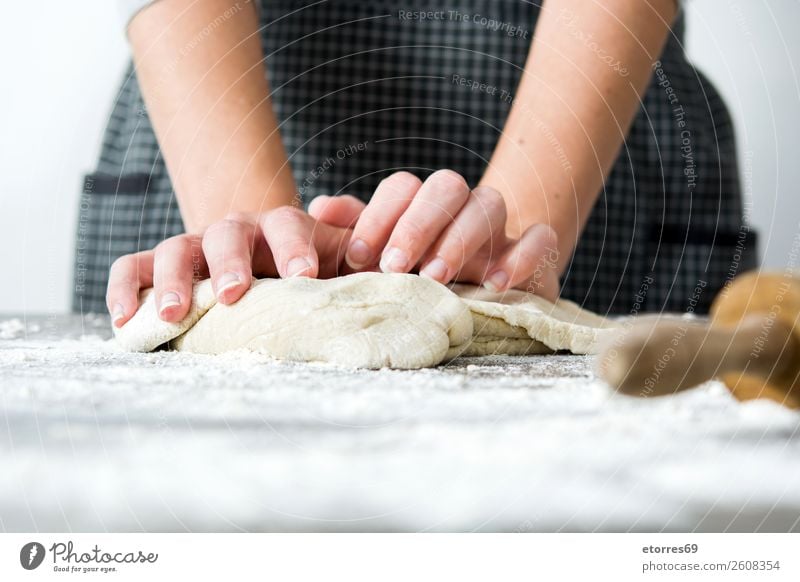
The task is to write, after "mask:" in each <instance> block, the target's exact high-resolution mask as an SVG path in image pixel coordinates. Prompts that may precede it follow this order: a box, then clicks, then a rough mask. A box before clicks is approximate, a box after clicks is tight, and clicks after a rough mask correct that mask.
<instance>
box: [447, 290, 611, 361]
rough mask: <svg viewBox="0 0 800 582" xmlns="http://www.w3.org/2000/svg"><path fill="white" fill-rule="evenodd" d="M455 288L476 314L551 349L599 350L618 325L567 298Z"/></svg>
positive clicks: (513, 291)
mask: <svg viewBox="0 0 800 582" xmlns="http://www.w3.org/2000/svg"><path fill="white" fill-rule="evenodd" d="M452 289H453V291H454V292H455V293H456V294H457V295H458V296H459V297H461V299H462V300H463V301H464V302H465V303H466V304H467V305H468V306H469V309H470V311H472V312H473V314H479V315H482V316H483V317H485V318H489V319H491V320H500V321H503V322H505V323H506V324H507V325H509V326H512V327H514V328H522V329H524V330H525V331H526V332H527V333H528V337H530V338H532V339H535V340H538V341H539V342H541V343H542V344H544V345H545V346H547V347H548V348H550V349H551V350H568V351H570V352H572V353H573V354H594V353H597V351H598V349H599V345H600V343H602V342H603V341H604V340H605V339H606V338H607V337H608V334H610V333H612V332H613V329H614V328H615V327H617V324H616V323H614V322H612V321H609V320H607V319H605V318H603V317H600V316H599V315H596V314H594V313H592V312H591V311H586V310H585V309H581V308H580V307H578V306H577V305H576V304H575V303H573V302H572V301H568V300H566V299H558V300H557V301H556V302H555V303H551V302H550V301H548V300H547V299H544V298H543V297H539V296H538V295H533V294H532V293H526V292H525V291H520V290H517V289H511V290H509V291H505V292H503V293H493V292H491V291H488V290H487V289H485V288H483V287H475V286H474V285H454V286H453V287H452Z"/></svg>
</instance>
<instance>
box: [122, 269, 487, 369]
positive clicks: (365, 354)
mask: <svg viewBox="0 0 800 582" xmlns="http://www.w3.org/2000/svg"><path fill="white" fill-rule="evenodd" d="M197 287H204V288H203V289H197ZM209 291H210V282H209V281H204V282H202V283H200V284H198V285H197V286H196V289H195V297H196V298H199V299H200V300H201V304H200V305H198V306H197V311H198V313H199V312H203V315H202V316H201V317H199V318H196V317H195V315H196V314H194V313H193V314H192V318H191V319H192V320H194V321H193V322H191V323H189V324H187V322H186V320H184V321H182V322H180V324H164V322H161V325H158V326H157V327H158V334H154V333H153V332H152V331H151V326H152V325H153V317H154V316H155V318H156V319H158V317H157V314H156V307H155V304H154V301H153V300H152V298H150V297H148V298H146V299H145V301H144V303H143V304H142V306H141V308H140V309H139V311H138V312H137V314H136V315H135V316H134V318H133V319H132V320H131V321H130V322H128V323H127V324H126V325H125V326H123V327H122V328H121V329H120V330H119V331H118V333H117V338H118V339H120V338H123V340H124V341H123V344H124V345H126V346H128V347H129V348H130V346H132V345H136V339H137V338H139V337H142V336H146V337H147V340H148V341H147V343H141V344H140V345H141V349H142V350H144V351H149V350H151V349H153V347H154V346H153V343H155V341H156V340H153V339H151V338H153V337H154V336H157V338H158V339H159V340H161V343H162V344H163V343H165V342H166V341H169V340H171V342H170V347H172V348H174V349H177V350H182V351H189V352H195V353H201V354H218V353H222V352H226V351H230V350H235V349H241V348H245V349H250V350H253V351H259V352H262V353H265V354H268V355H270V356H272V357H275V358H279V359H286V360H295V361H303V362H330V363H335V364H339V365H342V366H347V367H353V368H384V367H386V368H401V369H402V368H424V367H429V366H434V365H436V364H438V363H439V362H441V361H442V360H443V359H444V358H445V356H446V355H447V352H448V350H449V349H450V348H451V347H452V346H459V345H462V344H466V343H468V342H469V341H470V339H471V338H472V318H471V316H470V312H469V309H468V308H467V306H466V305H465V304H464V303H463V302H462V301H461V300H460V299H459V298H458V297H456V296H455V295H454V294H453V293H452V292H451V291H450V290H449V289H447V288H446V287H444V286H442V285H440V284H439V283H436V282H435V281H432V280H430V279H425V278H423V277H418V276H416V275H403V274H390V275H385V274H378V273H357V274H354V275H349V276H347V277H338V278H336V279H326V280H319V279H308V278H294V279H262V280H257V281H254V282H253V286H252V288H251V289H250V290H249V291H248V292H247V293H246V294H245V295H244V297H242V298H241V299H240V300H239V301H237V302H236V303H235V304H234V305H223V304H221V303H216V301H215V300H214V299H213V294H212V295H211V301H212V305H208V304H207V303H202V302H203V301H204V300H208V299H209ZM142 312H145V315H146V316H147V317H143V318H142V319H141V320H137V318H139V316H140V313H142ZM167 328H170V329H171V333H172V337H166V336H168V335H170V334H169V333H165V330H166V329H167Z"/></svg>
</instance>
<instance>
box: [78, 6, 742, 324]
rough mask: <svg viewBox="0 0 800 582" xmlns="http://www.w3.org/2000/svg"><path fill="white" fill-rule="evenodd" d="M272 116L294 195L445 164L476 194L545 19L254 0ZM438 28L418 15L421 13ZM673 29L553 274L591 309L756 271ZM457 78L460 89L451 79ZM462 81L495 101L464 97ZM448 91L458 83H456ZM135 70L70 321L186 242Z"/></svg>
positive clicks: (525, 9) (711, 124) (716, 124)
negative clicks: (131, 269) (149, 253)
mask: <svg viewBox="0 0 800 582" xmlns="http://www.w3.org/2000/svg"><path fill="white" fill-rule="evenodd" d="M260 9H261V12H260V18H261V24H262V39H263V47H264V52H265V55H266V59H265V60H266V71H267V74H268V77H269V80H270V84H271V86H272V89H273V96H272V99H273V105H274V108H275V111H276V113H277V116H278V118H279V120H280V123H281V134H282V137H283V141H284V144H285V146H286V150H287V153H288V155H289V156H290V159H291V164H292V168H293V172H294V176H295V179H296V182H297V185H298V189H299V191H300V193H301V194H302V196H303V199H304V201H305V202H306V203H307V202H308V201H310V200H311V199H313V198H314V197H315V196H317V195H320V194H340V193H350V194H354V195H357V196H359V197H360V198H362V199H364V200H368V199H369V197H370V194H371V192H372V191H373V190H374V188H375V186H376V185H377V183H378V182H379V181H380V180H381V179H382V178H384V177H386V176H387V175H389V174H390V173H391V172H394V171H397V170H401V169H404V170H409V171H411V172H413V173H415V174H417V175H418V176H420V177H421V178H424V177H425V176H426V175H428V174H429V173H431V172H432V171H434V170H436V169H439V168H451V169H454V170H456V171H458V172H460V173H461V174H462V175H464V176H465V177H466V178H467V180H468V181H469V182H470V183H471V184H476V183H477V182H478V181H479V179H480V177H481V174H482V173H483V171H484V169H485V167H486V164H487V161H488V159H489V158H490V156H491V154H492V150H493V149H494V147H495V144H496V143H497V140H498V137H499V136H500V132H501V131H502V127H503V124H504V121H505V119H506V116H507V114H508V111H509V109H510V106H511V99H508V98H507V96H513V94H514V91H515V89H516V87H517V83H518V81H519V77H520V72H521V69H522V67H523V65H524V62H525V59H526V57H527V54H528V49H529V46H530V41H531V37H532V35H533V26H534V23H535V21H536V17H537V15H538V10H539V9H538V7H537V6H535V5H533V4H531V3H528V2H524V1H521V0H461V1H456V0H446V1H444V2H441V3H439V4H438V5H437V7H436V8H431V5H430V3H428V2H422V1H419V0H411V1H404V2H402V3H401V2H394V1H388V0H352V1H339V0H336V1H321V2H320V1H316V2H300V1H297V0H264V1H263V2H261V6H260ZM432 10H435V11H437V12H439V13H440V14H439V16H436V15H434V16H430V17H429V18H425V19H420V17H419V15H417V14H414V13H415V12H417V11H425V12H430V11H432ZM682 20H683V19H682V17H680V18H679V19H678V20H677V22H676V24H675V26H674V34H673V36H672V37H671V38H670V40H669V42H668V44H667V46H666V48H665V50H664V53H663V55H662V58H661V64H660V65H659V66H658V67H656V68H655V72H654V76H653V80H652V83H651V85H650V87H649V89H648V90H647V93H646V95H645V97H644V100H643V106H642V108H641V110H640V112H639V113H638V115H637V116H636V119H635V122H634V123H633V126H632V128H631V130H630V134H629V136H628V138H627V140H626V142H625V145H624V147H623V149H622V152H621V154H620V156H619V159H618V160H617V162H616V164H615V166H614V168H613V171H612V172H611V174H610V176H609V178H608V179H607V181H606V184H605V186H604V188H603V191H602V192H601V194H600V197H599V199H598V202H597V204H596V207H595V208H594V210H593V213H592V215H591V217H590V219H589V222H588V225H587V226H586V229H585V231H584V234H583V237H582V239H581V241H580V243H579V245H578V247H577V249H576V251H575V254H574V257H573V259H572V262H571V264H570V266H569V269H568V270H567V272H566V273H565V275H564V278H563V295H564V296H565V297H568V298H570V299H572V300H574V301H577V302H578V303H579V304H581V305H583V306H584V307H586V308H588V309H591V310H593V311H596V312H599V313H629V312H635V311H654V310H664V309H668V310H674V311H685V310H695V311H697V312H699V313H702V312H704V311H706V310H707V309H708V306H709V304H710V302H711V299H712V298H713V296H714V294H715V293H716V292H717V291H718V290H719V289H720V288H721V287H722V286H723V285H724V284H725V282H726V281H727V280H729V279H730V278H731V277H732V276H733V275H734V274H735V273H737V272H739V271H741V270H744V269H749V268H752V267H754V266H755V265H756V256H757V255H756V248H755V240H754V238H755V237H754V233H752V232H750V230H749V229H748V228H747V226H746V224H744V223H743V220H742V202H741V197H740V186H739V181H738V169H737V161H736V152H735V144H734V134H733V127H732V124H731V119H730V117H729V115H728V113H727V111H726V108H725V105H724V103H723V102H722V100H721V99H720V97H719V95H718V94H717V92H716V91H715V89H714V88H713V87H712V86H711V85H710V84H709V83H708V81H707V80H706V79H705V78H704V77H703V76H702V75H701V74H700V73H698V72H697V71H696V70H695V69H694V68H693V67H692V66H691V64H689V63H688V62H687V60H686V57H685V55H684V52H683V49H682V46H681V40H680V39H681V36H682V31H683V22H682ZM455 76H457V77H455ZM458 78H464V79H469V80H475V81H478V82H480V83H485V84H486V86H487V87H496V88H497V90H496V91H483V92H481V91H471V90H469V89H468V88H466V87H465V86H463V85H461V84H459V83H458V82H457V79H458ZM454 79H455V81H454ZM182 229H183V227H182V223H181V218H180V215H179V211H178V208H177V205H176V201H175V198H174V193H173V190H172V186H171V184H170V179H169V176H168V174H167V171H166V168H165V166H164V162H163V159H162V158H161V156H160V153H159V148H158V144H157V141H156V138H155V135H154V133H153V129H152V126H151V124H150V121H149V119H148V117H147V113H146V109H145V106H144V103H143V100H142V96H141V93H140V90H139V87H138V85H137V82H136V77H135V74H134V71H133V69H132V68H131V69H130V70H129V71H128V74H127V75H126V78H125V81H124V83H123V85H122V88H121V90H120V92H119V95H118V98H117V101H116V104H115V106H114V109H113V113H112V114H111V118H110V120H109V124H108V128H107V130H106V134H105V141H104V146H103V149H102V154H101V157H100V161H99V163H98V166H97V169H96V172H95V173H94V174H92V175H91V176H88V177H87V180H86V188H85V189H84V195H83V197H82V199H81V212H80V223H79V228H78V250H77V253H76V269H75V294H74V308H75V309H76V310H80V311H103V310H105V304H104V294H105V287H106V282H107V275H108V268H109V266H110V264H111V263H112V262H113V261H114V259H116V258H117V257H119V256H120V255H122V254H125V253H132V252H136V251H138V250H142V249H147V248H152V247H153V246H154V245H156V244H157V243H158V242H159V241H161V240H163V239H164V238H166V237H169V236H171V235H174V234H178V233H180V232H182Z"/></svg>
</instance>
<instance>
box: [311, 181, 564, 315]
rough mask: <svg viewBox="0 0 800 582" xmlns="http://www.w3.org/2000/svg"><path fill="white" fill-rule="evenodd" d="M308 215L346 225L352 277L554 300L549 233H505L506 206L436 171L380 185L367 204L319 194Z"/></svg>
mask: <svg viewBox="0 0 800 582" xmlns="http://www.w3.org/2000/svg"><path fill="white" fill-rule="evenodd" d="M309 214H310V215H311V216H312V217H314V218H315V219H317V220H318V221H320V222H323V223H326V224H330V225H332V226H338V227H352V229H353V233H352V236H351V239H350V243H349V245H348V247H347V252H346V254H345V260H346V261H347V264H348V265H349V266H350V267H351V268H352V269H354V270H356V271H370V270H372V271H374V270H378V269H380V270H381V271H383V272H386V273H408V272H411V271H412V270H417V271H418V272H419V274H420V275H422V276H425V277H429V278H431V279H434V280H436V281H438V282H440V283H443V284H446V283H449V282H451V281H459V282H467V283H474V284H477V285H483V286H484V287H486V288H487V289H489V290H491V291H496V292H502V291H506V290H507V289H510V288H517V289H523V290H525V291H528V292H531V293H536V294H537V295H541V296H543V297H545V298H547V299H550V300H554V299H555V298H556V297H558V292H559V282H558V267H557V264H556V263H557V258H558V250H557V249H558V246H557V242H558V241H557V238H556V233H555V232H554V231H553V229H552V228H550V227H549V226H547V225H545V224H533V225H531V226H530V227H528V229H527V230H525V231H524V232H523V233H522V235H521V236H520V237H519V239H514V238H511V237H509V236H507V235H506V215H507V213H506V205H505V201H504V199H503V197H502V195H501V194H500V193H499V192H497V191H496V190H494V189H492V188H490V187H487V186H479V187H477V188H475V189H474V190H470V189H469V187H468V186H467V182H466V181H465V180H464V178H463V177H461V176H460V175H459V174H457V173H456V172H453V171H451V170H439V171H438V172H435V173H434V174H432V175H431V176H430V177H429V178H428V179H427V180H425V182H424V183H423V182H422V181H420V180H419V178H417V177H416V176H414V175H412V174H410V173H408V172H397V173H395V174H392V175H391V176H389V177H388V178H386V179H385V180H383V181H382V182H381V183H380V184H379V185H378V187H377V189H376V190H375V193H374V195H373V197H372V199H371V200H370V202H369V204H364V203H363V202H361V201H360V200H358V199H357V198H354V197H353V196H337V197H330V196H318V197H317V198H315V199H314V200H313V201H312V202H311V205H310V206H309Z"/></svg>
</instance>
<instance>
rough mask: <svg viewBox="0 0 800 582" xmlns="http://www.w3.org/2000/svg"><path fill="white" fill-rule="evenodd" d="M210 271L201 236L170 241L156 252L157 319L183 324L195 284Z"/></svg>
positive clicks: (177, 238) (154, 271)
mask: <svg viewBox="0 0 800 582" xmlns="http://www.w3.org/2000/svg"><path fill="white" fill-rule="evenodd" d="M205 272H207V267H206V262H205V257H204V256H203V248H202V240H201V238H200V236H199V235H180V236H174V237H172V238H168V239H167V240H165V241H164V242H162V243H161V244H159V245H158V246H157V247H156V249H155V259H154V261H153V287H154V292H155V294H156V308H157V309H158V316H159V317H160V318H161V319H163V320H164V321H173V322H175V321H180V320H181V319H183V318H184V317H186V314H187V313H189V307H191V304H192V283H193V282H194V280H195V278H200V276H201V275H202V274H203V273H205Z"/></svg>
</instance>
